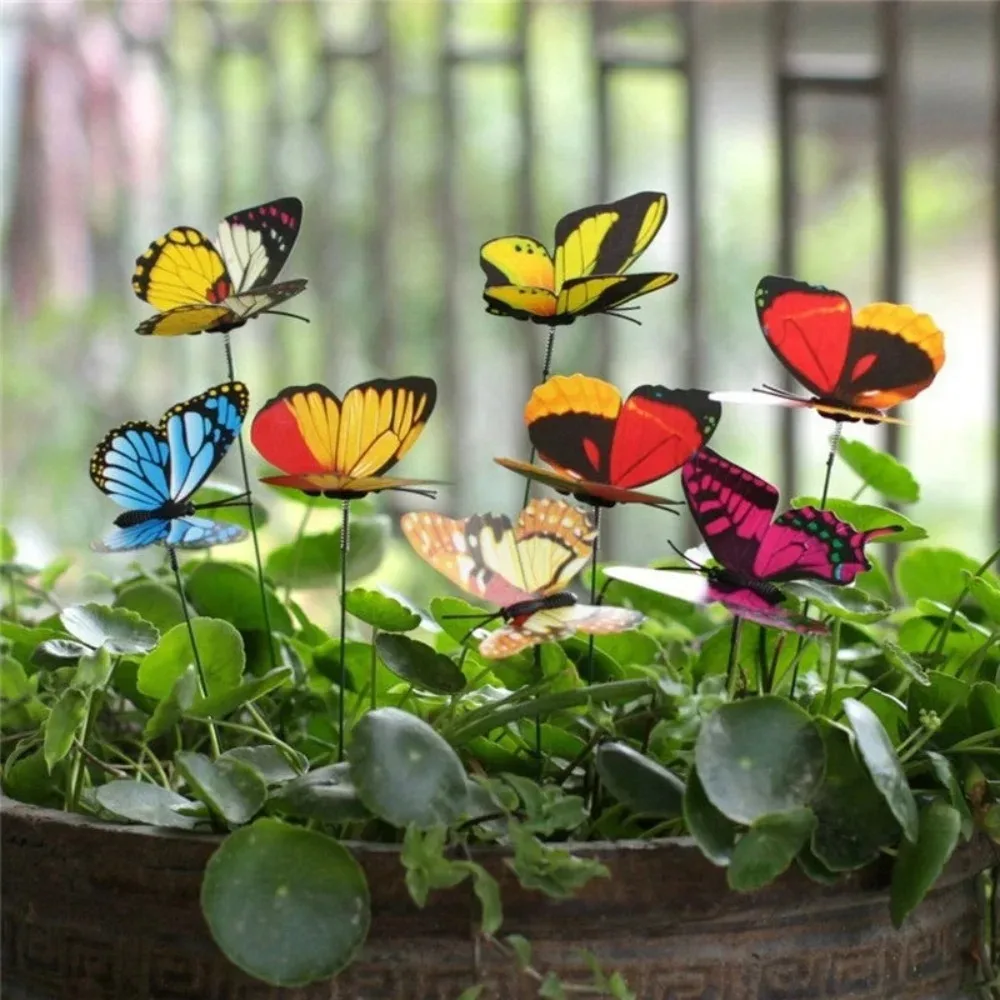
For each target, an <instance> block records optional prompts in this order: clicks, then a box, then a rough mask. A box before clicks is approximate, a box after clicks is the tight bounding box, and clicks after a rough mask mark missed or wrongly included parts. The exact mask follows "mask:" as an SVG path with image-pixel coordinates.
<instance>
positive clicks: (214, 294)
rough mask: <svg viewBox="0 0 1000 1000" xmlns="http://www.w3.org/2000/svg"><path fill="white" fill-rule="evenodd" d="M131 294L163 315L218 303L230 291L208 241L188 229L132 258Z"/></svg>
mask: <svg viewBox="0 0 1000 1000" xmlns="http://www.w3.org/2000/svg"><path fill="white" fill-rule="evenodd" d="M132 290H133V291H134V292H135V294H136V295H138V296H139V298H140V299H142V300H143V302H148V303H149V304H150V305H151V306H152V307H153V308H154V309H158V310H160V311H161V312H166V311H167V310H169V309H173V308H174V307H176V306H186V305H206V304H211V303H219V302H222V301H223V300H224V299H226V298H227V297H228V296H229V295H230V293H231V292H232V290H233V287H232V281H231V279H230V277H229V272H228V271H227V270H226V265H225V262H224V261H223V259H222V257H221V256H220V255H219V252H218V251H217V250H216V249H215V247H214V246H213V245H212V243H211V241H210V240H209V239H208V237H207V236H205V235H204V234H203V233H201V232H199V231H198V230H197V229H192V228H191V227H190V226H178V227H177V228H176V229H171V230H170V232H169V233H166V234H165V235H163V236H161V237H160V238H159V239H158V240H154V241H153V242H152V243H151V244H150V245H149V247H148V248H147V249H146V251H145V252H144V253H143V254H141V255H140V256H139V257H137V258H136V261H135V272H134V273H133V275H132Z"/></svg>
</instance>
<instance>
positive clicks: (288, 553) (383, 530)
mask: <svg viewBox="0 0 1000 1000" xmlns="http://www.w3.org/2000/svg"><path fill="white" fill-rule="evenodd" d="M388 536H389V519H388V518H387V517H381V516H377V517H364V518H360V517H355V518H352V520H351V524H350V533H349V537H350V550H349V551H348V553H347V578H348V580H357V579H360V578H361V577H363V576H368V574H369V573H372V572H374V571H375V570H376V569H378V567H379V564H380V563H381V562H382V557H383V555H384V554H385V546H386V541H387V539H388ZM266 572H267V575H268V577H270V579H271V580H273V581H274V583H275V584H276V585H277V586H282V587H284V586H293V587H297V588H300V589H307V588H310V587H336V586H339V584H340V529H339V528H338V529H337V530H336V531H330V532H326V533H324V534H321V535H304V536H303V537H302V538H300V539H299V540H298V541H297V542H293V543H291V544H290V545H282V546H280V547H279V548H276V549H275V550H274V551H273V552H272V553H271V555H270V556H269V557H268V560H267V566H266Z"/></svg>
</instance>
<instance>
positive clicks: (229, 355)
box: [222, 330, 278, 670]
mask: <svg viewBox="0 0 1000 1000" xmlns="http://www.w3.org/2000/svg"><path fill="white" fill-rule="evenodd" d="M222 338H223V339H222V343H223V346H224V347H225V351H226V368H227V370H228V372H229V381H230V382H235V381H236V374H235V371H234V370H233V345H232V341H231V340H230V339H229V331H228V330H227V331H226V332H225V333H224V334H223V335H222ZM236 444H237V446H238V449H239V453H240V469H241V471H242V472H243V489H244V490H246V494H247V518H248V519H249V521H250V537H251V538H252V539H253V558H254V562H255V563H256V564H257V584H258V586H259V587H260V609H261V612H262V614H263V616H264V629H265V630H266V632H267V654H268V658H269V659H270V661H271V669H272V670H275V669H277V666H278V657H277V654H276V653H275V651H274V635H273V633H272V631H271V612H270V610H269V608H268V606H267V592H266V590H265V589H264V564H263V563H262V562H261V558H260V541H259V540H258V538H257V519H256V517H254V512H253V490H251V489H250V474H249V472H247V453H246V448H245V447H244V446H243V429H242V428H240V433H239V434H237V435H236Z"/></svg>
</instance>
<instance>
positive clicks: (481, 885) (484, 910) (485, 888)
mask: <svg viewBox="0 0 1000 1000" xmlns="http://www.w3.org/2000/svg"><path fill="white" fill-rule="evenodd" d="M472 890H473V892H475V894H476V898H477V899H478V900H479V906H480V910H481V924H480V925H481V928H482V932H483V933H484V934H496V932H497V931H498V930H500V925H501V924H502V923H503V906H502V905H501V903H500V884H499V883H498V882H497V880H496V879H495V878H494V877H493V876H492V875H491V874H490V873H489V872H488V871H487V870H486V869H485V868H483V866H482V865H477V864H475V863H473V866H472Z"/></svg>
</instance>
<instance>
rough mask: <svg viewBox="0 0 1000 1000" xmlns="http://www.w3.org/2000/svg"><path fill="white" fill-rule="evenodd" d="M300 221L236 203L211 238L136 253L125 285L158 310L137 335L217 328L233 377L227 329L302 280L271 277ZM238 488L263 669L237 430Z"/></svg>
mask: <svg viewBox="0 0 1000 1000" xmlns="http://www.w3.org/2000/svg"><path fill="white" fill-rule="evenodd" d="M301 223H302V202H301V201H300V200H299V199H298V198H278V199H276V200H275V201H272V202H266V203H265V204H263V205H255V206H254V207H252V208H245V209H241V210H240V211H238V212H234V213H233V214H232V215H227V216H226V217H225V218H224V219H223V220H222V222H220V223H219V229H218V234H217V238H216V243H215V244H213V243H212V242H211V240H209V239H208V237H207V236H205V235H204V234H203V233H202V232H200V231H199V230H197V229H194V228H192V227H190V226H178V227H176V228H174V229H171V230H170V232H168V233H165V234H164V235H163V236H161V237H160V238H159V239H157V240H154V241H153V243H151V244H150V245H149V247H148V248H147V249H146V250H145V252H144V253H142V254H141V255H140V256H139V257H137V258H136V262H135V272H134V273H133V275H132V290H133V291H134V292H135V294H136V295H137V296H138V297H139V298H140V299H142V300H143V301H144V302H147V303H149V305H151V306H153V308H155V309H158V310H160V311H159V312H158V313H157V315H155V316H152V317H150V318H149V319H147V320H144V321H143V322H142V323H140V324H139V326H138V327H136V333H138V334H141V335H143V336H158V337H175V336H180V335H182V334H197V333H221V334H222V336H223V346H224V348H225V354H226V371H227V374H228V378H229V380H230V381H233V380H234V379H235V377H236V376H235V372H234V368H233V350H232V343H231V341H230V333H231V331H232V330H235V329H237V328H239V327H241V326H243V325H244V324H245V323H246V322H247V321H248V320H250V319H254V318H256V317H257V316H261V315H263V314H265V313H269V314H271V315H281V316H289V315H290V316H293V317H294V318H296V319H301V320H303V321H305V322H308V320H307V319H306V318H305V317H304V316H296V315H295V314H293V313H283V312H281V311H279V310H277V309H275V306H278V305H281V304H282V303H283V302H285V301H287V300H288V299H290V298H293V297H294V296H296V295H298V294H299V293H300V292H302V291H304V290H305V287H306V280H305V279H304V278H296V279H294V280H292V281H283V282H279V283H275V279H276V278H277V277H278V274H279V273H280V271H281V269H282V267H283V266H284V264H285V261H286V260H287V259H288V257H289V255H290V254H291V252H292V247H294V246H295V241H296V239H297V238H298V235H299V229H300V228H301ZM237 443H238V447H239V453H240V467H241V470H242V473H243V488H244V489H245V490H246V493H247V500H246V504H247V516H248V518H249V521H250V533H251V536H252V538H253V550H254V559H255V561H256V564H257V580H258V584H259V587H260V602H261V610H262V613H263V617H264V627H265V629H266V630H267V650H268V655H269V657H270V661H271V668H272V669H274V667H276V666H277V657H276V655H275V651H274V636H273V634H272V632H271V621H270V611H269V609H268V602H267V595H266V592H265V590H264V569H263V565H262V563H261V558H260V543H259V541H258V539H257V524H256V519H255V516H254V510H253V503H252V499H251V497H252V492H251V488H250V476H249V473H248V471H247V461H246V449H245V448H244V446H243V439H242V437H238V438H237Z"/></svg>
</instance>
